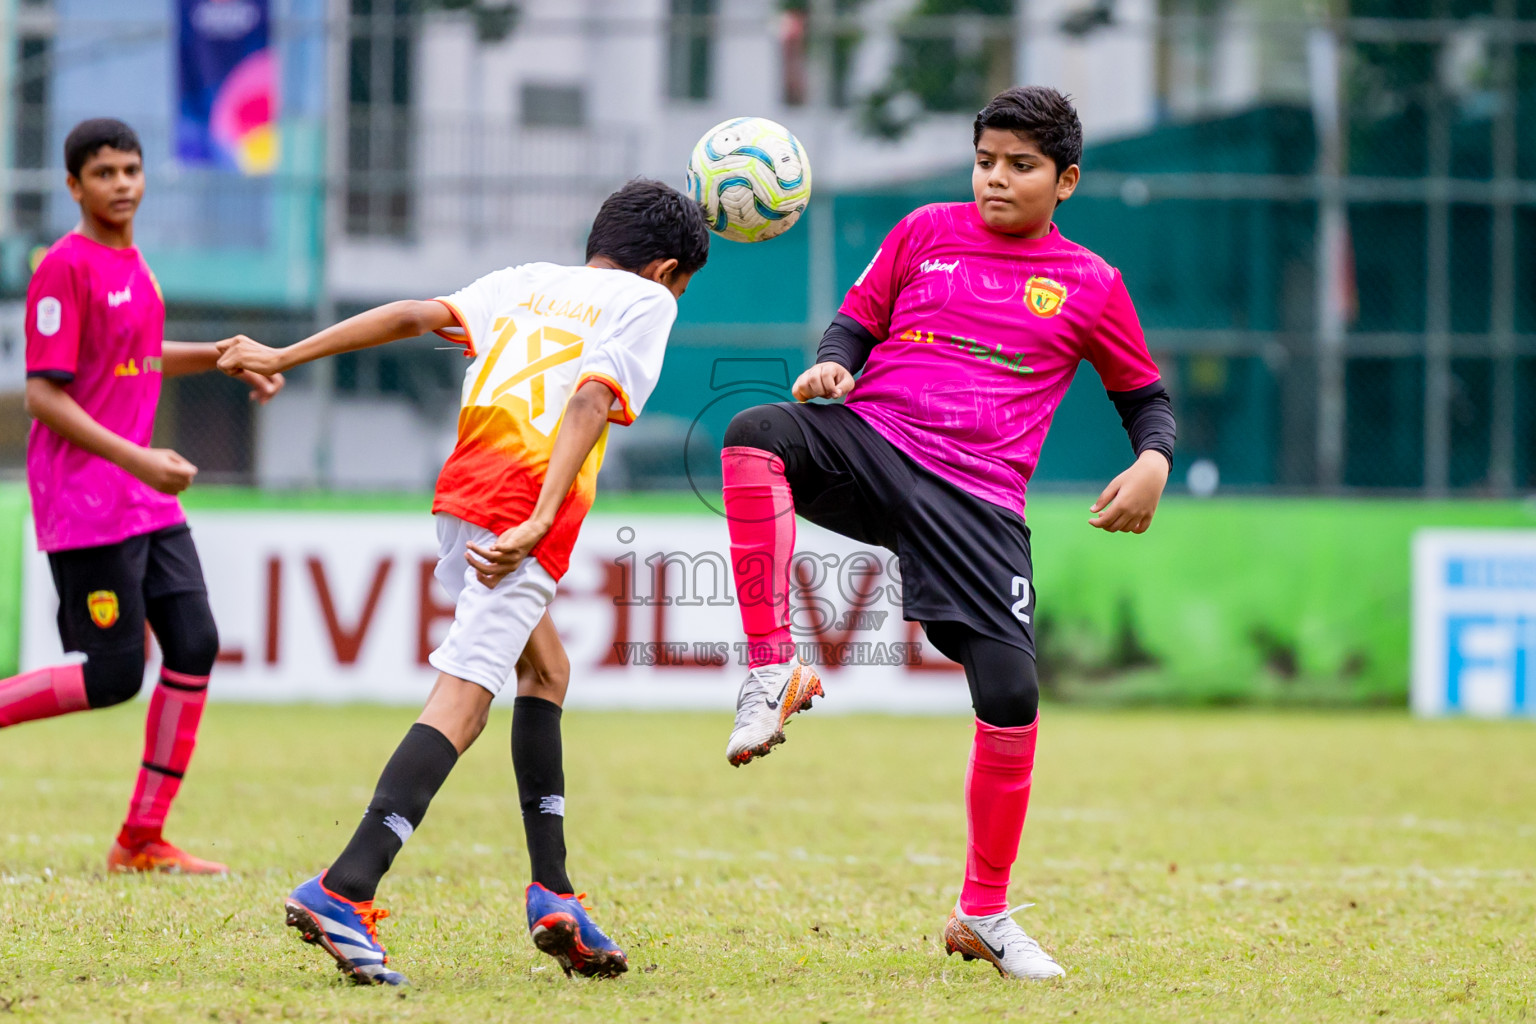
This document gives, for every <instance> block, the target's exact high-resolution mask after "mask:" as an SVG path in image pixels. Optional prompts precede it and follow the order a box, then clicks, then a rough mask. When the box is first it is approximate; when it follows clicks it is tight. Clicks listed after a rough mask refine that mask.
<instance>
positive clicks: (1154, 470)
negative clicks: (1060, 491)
mask: <svg viewBox="0 0 1536 1024" xmlns="http://www.w3.org/2000/svg"><path fill="white" fill-rule="evenodd" d="M1167 484H1168V460H1167V459H1166V458H1164V457H1163V456H1162V455H1161V454H1160V453H1158V452H1142V453H1141V457H1140V458H1138V459H1137V460H1136V462H1135V464H1134V465H1132V466H1131V468H1130V469H1128V470H1126V471H1125V472H1124V473H1121V474H1120V475H1119V476H1117V477H1115V478H1114V479H1113V480H1111V481H1110V482H1109V486H1108V487H1106V488H1104V490H1103V491H1101V492H1100V493H1099V500H1098V501H1095V502H1094V503H1093V505H1092V506H1090V507H1089V509H1088V511H1090V512H1092V513H1094V516H1093V518H1092V519H1090V520H1088V525H1089V526H1095V527H1098V528H1099V529H1100V530H1103V531H1105V532H1106V533H1146V532H1147V527H1149V526H1151V525H1152V515H1153V513H1155V512H1156V511H1157V503H1158V501H1159V500H1161V499H1162V496H1163V488H1164V487H1165V486H1167Z"/></svg>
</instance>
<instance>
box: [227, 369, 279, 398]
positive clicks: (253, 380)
mask: <svg viewBox="0 0 1536 1024" xmlns="http://www.w3.org/2000/svg"><path fill="white" fill-rule="evenodd" d="M239 379H240V380H243V381H245V383H246V386H247V387H249V388H250V389H251V401H253V402H255V403H256V404H257V405H266V404H267V403H268V402H270V401H272V396H274V395H276V394H277V393H278V392H279V391H281V390H283V385H284V384H286V383H288V382H287V381H286V380H284V379H283V375H282V374H280V373H274V374H272V376H270V377H269V376H267V375H266V374H264V373H257V372H256V371H254V370H243V371H241V373H240V375H239Z"/></svg>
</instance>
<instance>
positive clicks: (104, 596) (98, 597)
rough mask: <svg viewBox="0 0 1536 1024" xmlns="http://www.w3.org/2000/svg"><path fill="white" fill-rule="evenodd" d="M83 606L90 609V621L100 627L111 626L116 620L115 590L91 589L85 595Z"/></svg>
mask: <svg viewBox="0 0 1536 1024" xmlns="http://www.w3.org/2000/svg"><path fill="white" fill-rule="evenodd" d="M85 606H86V607H87V608H89V609H90V610H91V621H92V622H94V623H96V625H98V626H100V627H101V628H102V629H110V628H112V624H113V623H115V622H116V621H117V592H116V591H113V590H93V591H91V592H90V593H89V594H87V595H86V596H85Z"/></svg>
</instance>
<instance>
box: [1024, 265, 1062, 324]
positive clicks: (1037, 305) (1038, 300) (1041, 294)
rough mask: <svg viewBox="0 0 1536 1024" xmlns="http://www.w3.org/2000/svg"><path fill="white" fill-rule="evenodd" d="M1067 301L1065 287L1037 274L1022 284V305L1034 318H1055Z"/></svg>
mask: <svg viewBox="0 0 1536 1024" xmlns="http://www.w3.org/2000/svg"><path fill="white" fill-rule="evenodd" d="M1066 301H1067V289H1066V286H1065V285H1062V284H1061V283H1059V282H1057V281H1052V280H1051V279H1050V278H1048V277H1042V276H1041V275H1039V274H1036V275H1034V276H1033V277H1031V278H1030V279H1029V280H1028V281H1025V282H1024V305H1026V306H1028V307H1029V311H1030V312H1031V313H1033V314H1035V316H1055V315H1056V314H1057V313H1060V312H1061V307H1062V306H1063V305H1064V304H1065V303H1066Z"/></svg>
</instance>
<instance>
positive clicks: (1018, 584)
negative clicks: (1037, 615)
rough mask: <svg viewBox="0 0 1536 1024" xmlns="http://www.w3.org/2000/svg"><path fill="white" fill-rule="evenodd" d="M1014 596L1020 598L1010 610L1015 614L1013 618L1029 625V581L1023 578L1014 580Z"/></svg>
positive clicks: (1018, 577)
mask: <svg viewBox="0 0 1536 1024" xmlns="http://www.w3.org/2000/svg"><path fill="white" fill-rule="evenodd" d="M1013 596H1014V597H1016V598H1018V600H1017V601H1015V602H1013V607H1012V608H1010V609H1008V610H1009V611H1011V612H1013V617H1014V618H1016V619H1018V620H1019V621H1020V622H1022V623H1024V625H1026V626H1027V625H1029V580H1027V579H1025V578H1024V577H1023V576H1015V577H1014V578H1013Z"/></svg>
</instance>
